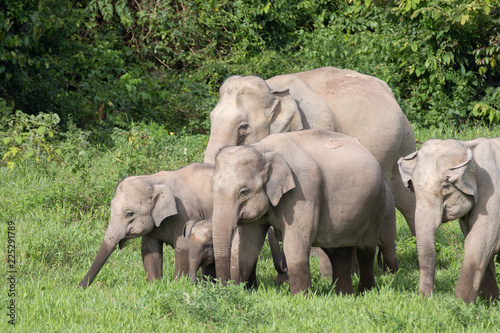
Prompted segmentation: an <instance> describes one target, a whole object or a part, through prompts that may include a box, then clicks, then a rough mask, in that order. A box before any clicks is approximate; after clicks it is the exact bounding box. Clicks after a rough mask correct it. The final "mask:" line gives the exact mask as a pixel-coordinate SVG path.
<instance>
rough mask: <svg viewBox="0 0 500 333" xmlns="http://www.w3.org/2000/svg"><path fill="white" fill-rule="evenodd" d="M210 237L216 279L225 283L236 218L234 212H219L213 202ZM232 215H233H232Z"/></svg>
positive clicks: (228, 276) (228, 274)
mask: <svg viewBox="0 0 500 333" xmlns="http://www.w3.org/2000/svg"><path fill="white" fill-rule="evenodd" d="M214 207H215V208H216V209H214V214H213V216H212V237H213V244H214V257H215V272H216V276H217V279H219V281H220V282H222V283H223V284H226V283H227V281H229V278H230V261H231V244H232V238H233V234H234V230H235V229H236V224H237V221H238V218H237V216H236V215H235V214H227V213H223V212H221V209H220V208H217V205H215V204H214ZM232 215H234V216H232Z"/></svg>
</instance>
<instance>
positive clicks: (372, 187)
mask: <svg viewBox="0 0 500 333" xmlns="http://www.w3.org/2000/svg"><path fill="white" fill-rule="evenodd" d="M212 183H213V195H214V211H213V216H212V223H213V244H214V255H215V263H216V273H217V278H219V279H220V280H221V281H222V282H223V283H224V282H227V281H228V279H229V276H230V274H231V270H232V267H230V266H233V262H232V260H231V262H230V258H231V246H232V245H233V244H232V239H233V234H234V236H235V237H234V239H237V240H238V248H239V253H240V255H239V256H238V261H239V262H238V265H237V267H238V268H239V270H240V273H239V276H240V278H241V279H245V278H246V276H248V275H250V274H251V271H252V269H255V264H256V261H257V257H258V254H259V252H260V250H261V248H262V245H263V242H264V239H265V236H266V233H267V231H268V229H269V226H272V227H273V228H274V231H275V232H277V233H279V235H278V238H279V239H282V241H283V249H284V253H285V256H286V260H287V267H288V273H289V277H290V289H291V292H292V293H298V292H307V289H308V288H309V287H310V284H311V276H310V270H309V253H310V249H311V246H317V247H320V248H322V249H323V250H324V251H325V252H326V253H327V254H328V255H329V258H330V260H331V262H332V265H333V268H334V270H333V280H334V281H336V292H338V293H345V294H351V293H353V288H352V282H351V274H350V272H351V257H352V251H353V249H354V247H357V248H358V250H357V256H358V260H359V263H360V281H359V286H358V290H359V292H362V291H364V290H368V289H370V288H372V287H373V285H374V283H375V280H374V276H373V261H374V255H375V248H376V245H377V243H378V239H379V235H380V231H381V229H382V226H383V219H384V217H385V212H386V211H390V209H386V207H385V205H386V204H387V203H388V202H390V200H387V197H388V196H391V195H392V194H391V192H390V191H388V190H387V186H386V184H385V181H384V178H383V175H382V171H381V169H380V165H379V164H378V162H377V161H376V160H375V159H374V158H373V156H372V155H371V154H370V153H369V152H368V151H367V150H366V148H365V147H364V146H363V145H361V144H360V143H359V141H358V140H357V139H355V138H352V137H349V136H345V135H342V134H338V133H333V132H330V131H318V130H310V131H300V132H291V133H281V134H274V135H271V136H269V137H267V138H265V139H263V140H262V141H260V142H259V143H256V144H253V145H248V146H243V147H227V148H224V149H222V150H221V151H220V152H219V154H218V155H217V158H216V170H215V173H214V176H213V181H212ZM392 212H393V214H395V212H394V207H392ZM233 242H234V240H233ZM392 246H394V247H395V244H394V243H393V244H392ZM233 248H234V246H233ZM243 253H244V254H245V255H241V254H243ZM394 254H395V251H394ZM394 259H395V258H394ZM230 264H231V265H230ZM231 277H232V275H231ZM236 282H238V281H236Z"/></svg>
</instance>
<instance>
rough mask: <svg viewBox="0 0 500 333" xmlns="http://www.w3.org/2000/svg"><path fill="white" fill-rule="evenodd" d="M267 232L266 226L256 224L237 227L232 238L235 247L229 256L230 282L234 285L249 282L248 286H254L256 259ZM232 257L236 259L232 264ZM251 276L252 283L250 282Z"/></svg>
mask: <svg viewBox="0 0 500 333" xmlns="http://www.w3.org/2000/svg"><path fill="white" fill-rule="evenodd" d="M267 230H268V226H265V225H260V224H256V223H253V224H248V225H240V226H238V228H237V229H236V232H235V233H234V236H233V243H234V245H235V246H234V247H233V249H232V255H231V280H233V281H234V282H236V283H241V282H249V283H248V285H250V284H251V285H256V277H255V271H256V265H257V259H258V257H259V253H260V251H261V249H262V246H263V245H264V241H265V239H266V234H267ZM235 251H236V252H235ZM233 257H236V258H237V261H236V262H233V259H232V258H233ZM252 275H253V276H254V277H253V279H254V281H250V279H251V278H252ZM250 282H251V283H250Z"/></svg>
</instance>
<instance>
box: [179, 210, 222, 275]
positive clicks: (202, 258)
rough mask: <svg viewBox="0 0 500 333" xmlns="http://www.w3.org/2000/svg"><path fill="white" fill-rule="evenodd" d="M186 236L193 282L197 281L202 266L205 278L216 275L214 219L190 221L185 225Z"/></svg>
mask: <svg viewBox="0 0 500 333" xmlns="http://www.w3.org/2000/svg"><path fill="white" fill-rule="evenodd" d="M184 237H185V238H186V239H187V244H188V251H189V275H190V277H191V282H192V283H196V281H197V274H198V270H199V269H200V268H201V277H202V279H203V280H206V279H207V278H211V277H215V259H214V246H213V242H212V220H203V221H189V222H188V223H186V226H185V227H184Z"/></svg>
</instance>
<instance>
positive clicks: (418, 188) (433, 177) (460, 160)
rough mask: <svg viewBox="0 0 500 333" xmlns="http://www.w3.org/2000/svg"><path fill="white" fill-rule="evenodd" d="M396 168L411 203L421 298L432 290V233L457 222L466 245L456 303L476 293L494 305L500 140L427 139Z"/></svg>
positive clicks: (499, 220)
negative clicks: (412, 195)
mask: <svg viewBox="0 0 500 333" xmlns="http://www.w3.org/2000/svg"><path fill="white" fill-rule="evenodd" d="M398 164H399V168H400V171H401V177H402V180H403V182H404V183H405V185H406V186H407V187H408V188H409V189H410V190H411V191H413V192H414V193H415V197H416V211H415V229H416V239H417V252H418V260H419V266H420V282H419V290H420V293H421V294H422V295H424V296H429V295H430V294H431V292H432V289H433V286H434V276H435V266H436V244H435V236H436V230H437V228H438V227H439V226H440V225H441V224H442V223H445V222H448V221H452V220H456V219H459V221H460V227H461V229H462V232H463V234H464V236H465V244H464V259H463V263H462V268H461V271H460V277H459V280H458V284H457V288H456V292H455V297H456V298H460V299H463V300H464V301H465V302H466V303H471V302H475V300H476V298H477V295H478V293H479V292H481V293H482V294H483V295H484V296H486V297H487V298H489V299H498V286H497V282H496V278H495V265H494V255H495V253H498V252H499V249H500V169H499V166H500V138H493V139H485V138H478V139H475V140H470V141H459V140H455V139H447V140H437V139H432V140H429V141H426V142H425V143H424V144H423V145H422V147H421V148H420V150H418V151H416V152H414V153H412V154H410V155H408V156H406V157H402V158H400V159H399V161H398Z"/></svg>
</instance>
